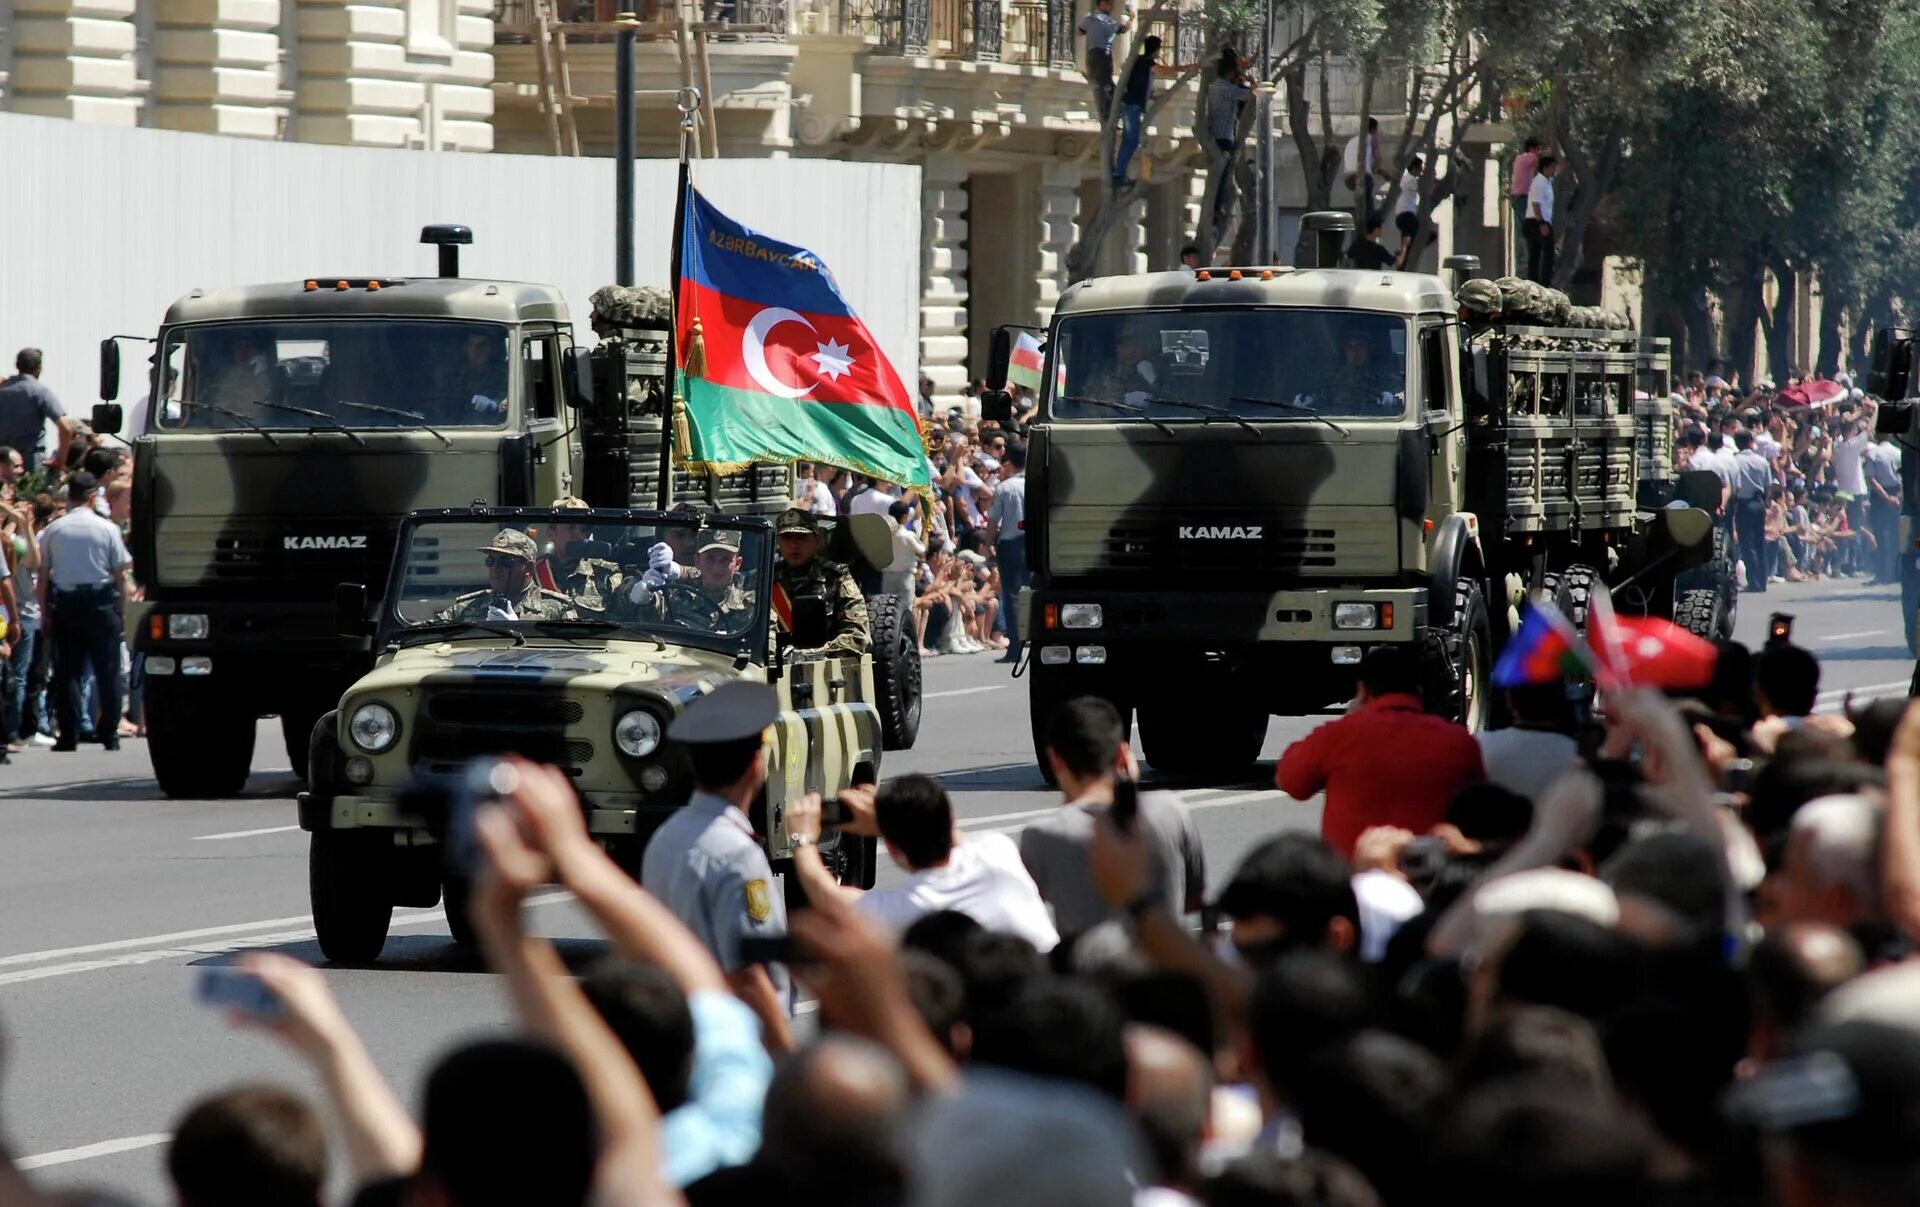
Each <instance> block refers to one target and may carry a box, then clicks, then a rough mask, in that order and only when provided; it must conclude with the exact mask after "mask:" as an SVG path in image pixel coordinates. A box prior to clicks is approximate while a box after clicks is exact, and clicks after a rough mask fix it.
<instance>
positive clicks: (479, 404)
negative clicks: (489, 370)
mask: <svg viewBox="0 0 1920 1207" xmlns="http://www.w3.org/2000/svg"><path fill="white" fill-rule="evenodd" d="M471 405H472V407H473V409H474V410H476V411H499V410H500V409H501V407H502V404H501V402H500V401H499V400H498V399H493V398H488V397H487V396H486V395H485V394H475V395H474V396H473V400H472V403H471Z"/></svg>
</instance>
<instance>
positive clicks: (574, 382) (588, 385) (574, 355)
mask: <svg viewBox="0 0 1920 1207" xmlns="http://www.w3.org/2000/svg"><path fill="white" fill-rule="evenodd" d="M560 364H561V378H562V382H561V384H562V386H563V387H564V389H565V393H566V399H567V405H568V406H570V407H573V408H575V409H579V408H582V407H591V406H592V405H593V357H592V356H590V355H588V353H587V350H586V349H585V348H568V349H567V350H566V351H565V352H563V353H561V358H560Z"/></svg>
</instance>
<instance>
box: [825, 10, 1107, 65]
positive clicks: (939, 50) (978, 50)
mask: <svg viewBox="0 0 1920 1207" xmlns="http://www.w3.org/2000/svg"><path fill="white" fill-rule="evenodd" d="M839 4H840V10H839V16H840V22H839V32H841V33H843V34H863V35H865V36H867V37H870V38H875V39H877V40H878V41H879V43H880V45H881V47H882V48H883V49H886V50H889V51H892V52H893V53H895V54H902V55H911V56H913V57H915V58H934V59H971V60H973V61H974V62H977V63H1015V64H1019V65H1021V66H1025V67H1058V68H1067V69H1070V68H1072V67H1074V66H1075V63H1074V60H1073V23H1074V0H839Z"/></svg>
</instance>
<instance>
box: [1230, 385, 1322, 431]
mask: <svg viewBox="0 0 1920 1207" xmlns="http://www.w3.org/2000/svg"><path fill="white" fill-rule="evenodd" d="M1227 401H1228V402H1238V403H1243V404H1245V405H1246V406H1250V407H1272V408H1273V409H1274V410H1276V411H1292V412H1294V413H1295V414H1296V415H1299V416H1300V417H1301V418H1302V419H1317V420H1319V421H1320V422H1321V423H1324V424H1326V425H1327V426H1328V427H1330V428H1332V429H1333V430H1334V431H1336V432H1339V433H1340V437H1341V439H1343V440H1344V439H1346V438H1347V437H1349V436H1352V435H1353V433H1352V432H1350V431H1348V430H1347V429H1346V428H1344V427H1342V426H1341V425H1340V424H1337V423H1335V422H1334V421H1333V420H1331V419H1329V418H1327V417H1326V416H1325V415H1322V414H1321V413H1320V412H1318V411H1316V410H1314V409H1313V408H1312V407H1310V406H1307V405H1305V404H1304V403H1298V402H1285V401H1282V400H1281V399H1278V398H1249V397H1248V396H1246V395H1244V394H1235V395H1234V396H1233V397H1232V398H1229V399H1228V400H1227Z"/></svg>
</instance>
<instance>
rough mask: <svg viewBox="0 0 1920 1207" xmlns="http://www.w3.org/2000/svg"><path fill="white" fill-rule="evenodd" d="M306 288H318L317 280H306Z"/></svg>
mask: <svg viewBox="0 0 1920 1207" xmlns="http://www.w3.org/2000/svg"><path fill="white" fill-rule="evenodd" d="M307 288H308V289H318V288H320V282H318V281H308V282H307Z"/></svg>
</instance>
